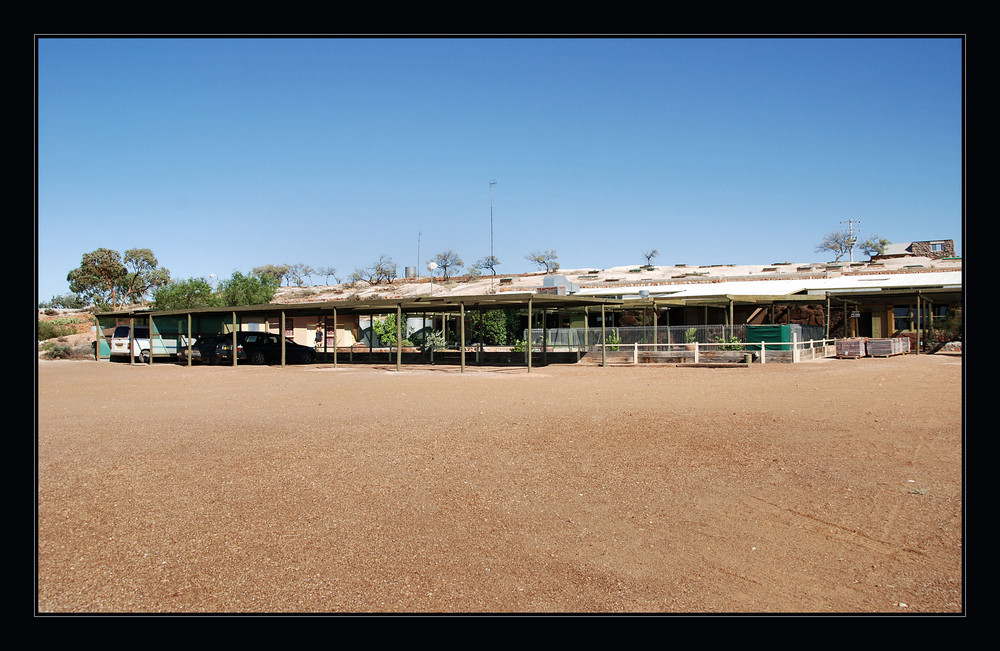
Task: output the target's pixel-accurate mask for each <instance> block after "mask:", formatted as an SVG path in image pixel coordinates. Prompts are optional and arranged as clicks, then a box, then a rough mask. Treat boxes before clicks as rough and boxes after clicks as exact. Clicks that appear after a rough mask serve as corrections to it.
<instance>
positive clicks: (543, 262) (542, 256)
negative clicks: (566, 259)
mask: <svg viewBox="0 0 1000 651" xmlns="http://www.w3.org/2000/svg"><path fill="white" fill-rule="evenodd" d="M524 257H525V259H526V260H528V261H529V262H534V263H535V264H537V265H538V266H539V267H540V268H541V267H544V268H545V273H552V272H553V271H556V270H557V269H559V262H558V261H557V260H556V258H557V257H558V256H557V255H556V252H555V251H554V250H553V251H532V252H531V253H529V254H528V255H526V256H524Z"/></svg>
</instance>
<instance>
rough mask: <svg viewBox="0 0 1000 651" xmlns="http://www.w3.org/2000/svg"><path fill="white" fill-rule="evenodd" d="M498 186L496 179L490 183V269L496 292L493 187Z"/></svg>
mask: <svg viewBox="0 0 1000 651" xmlns="http://www.w3.org/2000/svg"><path fill="white" fill-rule="evenodd" d="M496 184H497V181H496V179H493V180H491V181H490V269H491V270H493V276H492V277H491V279H490V291H491V292H492V291H494V290H495V287H494V286H493V283H494V282H495V280H496V275H497V272H496V269H495V266H496V261H497V259H496V258H495V257H494V256H493V186H494V185H496Z"/></svg>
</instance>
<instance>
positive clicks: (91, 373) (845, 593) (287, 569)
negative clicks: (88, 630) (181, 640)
mask: <svg viewBox="0 0 1000 651" xmlns="http://www.w3.org/2000/svg"><path fill="white" fill-rule="evenodd" d="M962 368H963V367H962V358H961V357H960V356H953V355H943V354H938V355H921V356H916V355H907V356H900V357H892V358H884V359H883V358H866V359H859V360H836V359H831V360H823V361H817V362H808V363H802V364H798V365H794V366H793V365H788V364H769V365H766V366H760V365H753V366H751V367H750V368H734V369H706V368H675V367H648V368H647V367H620V368H617V367H609V368H600V367H593V366H548V367H543V368H536V369H535V370H534V371H533V372H532V373H531V374H530V375H529V374H527V373H526V371H525V369H523V368H506V369H500V368H489V369H481V368H471V369H469V370H468V371H467V372H466V373H464V374H461V373H459V372H458V369H457V368H455V367H448V368H445V367H426V366H423V367H404V370H403V372H401V373H396V372H395V371H394V367H392V366H381V367H359V366H353V367H351V366H345V365H341V366H340V367H338V368H336V369H334V368H333V367H332V365H329V364H316V365H312V366H308V367H287V368H280V367H276V366H266V367H248V366H241V367H238V368H236V369H233V368H230V367H194V368H188V367H184V366H179V365H175V364H169V363H163V364H154V365H153V366H152V367H144V366H135V367H132V366H129V365H128V364H121V363H108V362H101V363H96V362H92V361H39V362H38V377H37V380H38V395H37V402H38V404H37V409H38V420H37V437H38V441H37V453H38V480H37V481H38V532H37V534H38V546H37V562H38V564H37V572H38V575H37V584H38V596H37V609H38V612H39V613H125V612H129V613H153V612H175V613H204V612H212V613H232V612H242V613H262V612H282V613H292V612H295V613H298V612H302V613H306V612H320V613H368V612H380V613H425V612H438V613H441V612H447V613H454V612H462V613H465V612H483V613H539V612H544V613H649V612H652V613H904V612H905V613H962V612H963V609H964V605H963V594H964V591H963V553H962V542H963V522H962V518H963V507H962V497H963V492H962V489H963V456H962V454H963V446H962V442H963V426H962V416H963V411H962V377H963V373H962Z"/></svg>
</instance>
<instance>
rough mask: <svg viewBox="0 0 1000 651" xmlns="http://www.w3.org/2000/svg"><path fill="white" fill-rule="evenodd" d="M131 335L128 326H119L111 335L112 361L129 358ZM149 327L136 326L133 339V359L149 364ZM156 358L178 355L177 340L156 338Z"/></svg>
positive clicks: (154, 351)
mask: <svg viewBox="0 0 1000 651" xmlns="http://www.w3.org/2000/svg"><path fill="white" fill-rule="evenodd" d="M129 335H130V328H129V326H128V325H119V326H116V327H115V331H114V332H113V333H112V334H111V359H112V360H115V359H121V358H123V357H124V358H125V359H126V360H127V359H128V358H129ZM149 351H150V345H149V326H136V327H135V335H134V336H133V337H132V357H133V358H135V359H141V360H142V361H143V362H149ZM152 351H153V355H154V356H155V357H166V356H172V355H176V354H177V340H176V339H173V338H164V337H160V336H157V337H154V338H153V346H152Z"/></svg>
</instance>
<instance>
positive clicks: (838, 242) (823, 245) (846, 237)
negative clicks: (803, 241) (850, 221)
mask: <svg viewBox="0 0 1000 651" xmlns="http://www.w3.org/2000/svg"><path fill="white" fill-rule="evenodd" d="M856 241H857V238H856V237H854V236H853V235H851V234H850V233H848V232H847V231H834V232H832V233H827V234H826V237H824V238H823V241H822V242H820V243H819V244H817V245H816V252H817V253H822V252H824V251H829V252H830V253H833V254H834V256H835V257H834V262H840V259H841V258H842V257H844V256H845V255H847V254H848V253H850V252H851V249H853V248H854V243H855V242H856Z"/></svg>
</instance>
